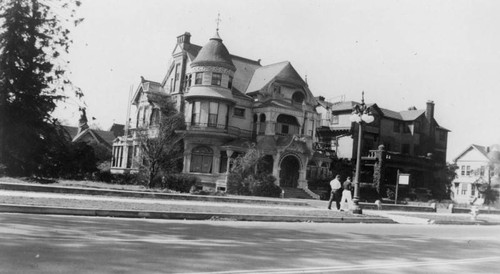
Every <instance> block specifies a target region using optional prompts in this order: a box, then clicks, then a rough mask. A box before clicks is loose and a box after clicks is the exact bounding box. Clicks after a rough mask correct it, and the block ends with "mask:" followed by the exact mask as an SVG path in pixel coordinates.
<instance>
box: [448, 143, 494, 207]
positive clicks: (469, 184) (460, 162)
mask: <svg viewBox="0 0 500 274" xmlns="http://www.w3.org/2000/svg"><path fill="white" fill-rule="evenodd" d="M489 152H490V148H489V147H485V146H479V145H470V146H468V147H467V148H466V149H465V150H464V151H463V152H462V153H460V154H459V155H458V156H457V157H456V158H455V159H454V160H453V162H454V163H455V164H456V165H457V166H458V169H457V170H456V174H457V176H456V178H455V179H454V180H453V182H452V189H451V190H452V199H453V201H454V202H456V203H460V204H464V203H467V204H469V203H474V204H483V202H484V198H483V197H482V194H481V193H479V191H478V188H477V186H478V185H481V184H484V183H491V179H492V177H493V176H494V170H493V168H492V167H491V165H490V160H489V158H488V153H489Z"/></svg>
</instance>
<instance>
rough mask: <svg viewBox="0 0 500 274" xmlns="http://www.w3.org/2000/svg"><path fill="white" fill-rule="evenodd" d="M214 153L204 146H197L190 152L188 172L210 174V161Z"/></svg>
mask: <svg viewBox="0 0 500 274" xmlns="http://www.w3.org/2000/svg"><path fill="white" fill-rule="evenodd" d="M213 155H214V152H213V150H212V149H211V148H209V147H206V146H198V147H195V148H193V150H192V151H191V168H190V170H189V171H190V172H197V173H212V161H213Z"/></svg>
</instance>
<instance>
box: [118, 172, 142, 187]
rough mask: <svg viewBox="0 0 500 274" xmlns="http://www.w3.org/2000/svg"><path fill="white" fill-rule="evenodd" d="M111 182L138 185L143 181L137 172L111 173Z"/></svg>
mask: <svg viewBox="0 0 500 274" xmlns="http://www.w3.org/2000/svg"><path fill="white" fill-rule="evenodd" d="M111 183H112V184H117V185H137V184H140V183H141V181H140V179H139V176H138V174H137V173H123V174H111Z"/></svg>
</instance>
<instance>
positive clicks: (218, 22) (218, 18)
mask: <svg viewBox="0 0 500 274" xmlns="http://www.w3.org/2000/svg"><path fill="white" fill-rule="evenodd" d="M221 21H222V20H221V19H220V12H219V13H217V19H215V23H216V24H217V28H216V31H217V32H219V24H220V22H221Z"/></svg>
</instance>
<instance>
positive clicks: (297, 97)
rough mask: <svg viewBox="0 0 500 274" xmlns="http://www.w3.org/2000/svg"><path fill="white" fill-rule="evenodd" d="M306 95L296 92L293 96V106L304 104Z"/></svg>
mask: <svg viewBox="0 0 500 274" xmlns="http://www.w3.org/2000/svg"><path fill="white" fill-rule="evenodd" d="M304 98H305V96H304V93H302V92H300V91H296V92H295V93H294V94H293V95H292V103H293V104H302V102H304Z"/></svg>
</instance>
